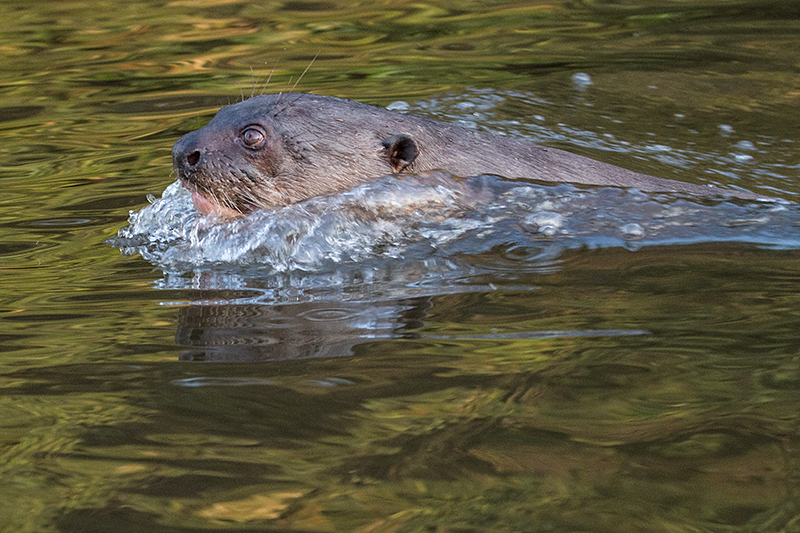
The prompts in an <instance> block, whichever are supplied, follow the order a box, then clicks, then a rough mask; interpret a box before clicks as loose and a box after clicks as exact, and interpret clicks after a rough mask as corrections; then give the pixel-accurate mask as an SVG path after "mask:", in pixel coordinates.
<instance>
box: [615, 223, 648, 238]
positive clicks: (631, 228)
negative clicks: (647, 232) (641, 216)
mask: <svg viewBox="0 0 800 533" xmlns="http://www.w3.org/2000/svg"><path fill="white" fill-rule="evenodd" d="M619 229H620V231H622V237H623V238H625V239H641V238H642V237H644V228H643V227H642V226H640V225H639V224H636V223H635V222H631V223H630V224H625V225H624V226H622V227H621V228H619Z"/></svg>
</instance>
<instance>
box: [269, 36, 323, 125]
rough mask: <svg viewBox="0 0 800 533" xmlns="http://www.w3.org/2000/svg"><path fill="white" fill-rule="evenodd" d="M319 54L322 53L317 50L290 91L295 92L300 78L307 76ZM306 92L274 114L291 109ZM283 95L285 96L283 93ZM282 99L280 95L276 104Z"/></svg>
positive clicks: (290, 80) (290, 81)
mask: <svg viewBox="0 0 800 533" xmlns="http://www.w3.org/2000/svg"><path fill="white" fill-rule="evenodd" d="M319 54H320V53H319V52H317V53H316V54H315V55H314V57H313V58H312V59H311V61H310V62H309V63H308V66H307V67H306V69H305V70H304V71H303V73H302V74H300V77H299V78H297V81H296V82H294V85H292V88H291V89H289V91H288V92H289V93H293V92H294V90H295V89H296V88H297V84H298V83H300V80H302V79H303V76H305V75H306V72H308V69H310V68H311V65H313V64H314V61H316V60H317V58H318V57H319ZM289 83H292V79H291V78H289ZM305 94H306V93H302V94H300V96H298V97H297V98H295V99H294V100H292V101H291V102H289V103H288V104H287V105H285V106H284V107H283V108H282V109H279V110H277V111H275V115H274V116H278V114H279V113H282V112H284V111H286V110H287V109H289V107H291V106H292V105H294V104H295V103H296V102H297V101H298V100H300V99H301V98H302V97H303V96H305ZM281 96H283V93H281ZM280 101H281V98H280V97H279V98H278V101H277V102H275V104H276V105H277V104H279V103H280Z"/></svg>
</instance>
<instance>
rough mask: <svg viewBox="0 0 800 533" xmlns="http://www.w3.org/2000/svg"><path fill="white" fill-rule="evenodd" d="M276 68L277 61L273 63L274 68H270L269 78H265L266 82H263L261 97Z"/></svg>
mask: <svg viewBox="0 0 800 533" xmlns="http://www.w3.org/2000/svg"><path fill="white" fill-rule="evenodd" d="M278 60H280V57H279V58H278ZM276 68H278V61H275V66H274V67H272V70H271V71H270V73H269V76H267V81H265V82H264V86H263V87H262V88H261V94H262V95H263V94H264V91H266V90H267V85H269V81H270V80H271V79H272V75H273V74H275V69H276Z"/></svg>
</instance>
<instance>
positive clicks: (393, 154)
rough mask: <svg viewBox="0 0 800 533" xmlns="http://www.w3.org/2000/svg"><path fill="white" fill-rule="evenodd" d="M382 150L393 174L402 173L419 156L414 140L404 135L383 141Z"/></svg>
mask: <svg viewBox="0 0 800 533" xmlns="http://www.w3.org/2000/svg"><path fill="white" fill-rule="evenodd" d="M383 149H384V150H385V151H386V154H387V155H388V156H389V164H390V165H392V172H394V173H395V174H397V173H399V172H402V171H404V170H405V169H406V168H407V167H408V166H409V165H410V164H411V163H413V162H414V160H415V159H416V158H417V156H418V155H419V149H418V148H417V143H415V142H414V139H412V138H411V137H409V136H408V135H405V134H400V135H391V136H389V137H386V138H385V139H384V140H383Z"/></svg>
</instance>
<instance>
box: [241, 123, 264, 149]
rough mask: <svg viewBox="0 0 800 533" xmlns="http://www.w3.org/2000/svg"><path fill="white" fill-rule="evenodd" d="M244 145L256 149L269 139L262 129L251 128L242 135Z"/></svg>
mask: <svg viewBox="0 0 800 533" xmlns="http://www.w3.org/2000/svg"><path fill="white" fill-rule="evenodd" d="M239 136H240V137H241V138H242V141H244V144H246V145H247V146H249V147H250V148H255V147H257V146H258V145H260V144H262V143H263V142H264V140H265V139H266V138H267V136H266V134H265V133H264V131H263V130H262V129H261V128H256V127H255V126H250V127H249V128H247V129H246V130H244V131H243V132H242V133H241V134H240V135H239Z"/></svg>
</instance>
